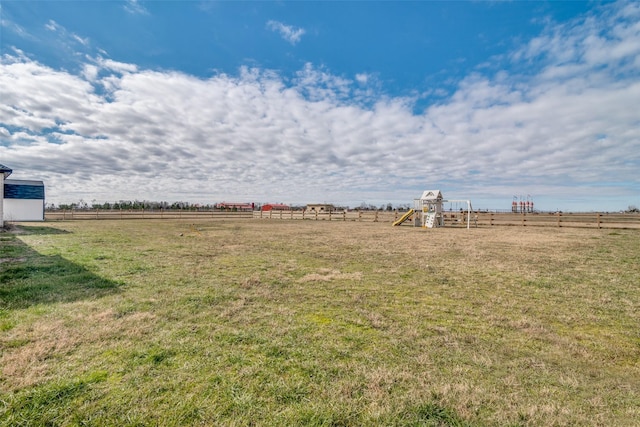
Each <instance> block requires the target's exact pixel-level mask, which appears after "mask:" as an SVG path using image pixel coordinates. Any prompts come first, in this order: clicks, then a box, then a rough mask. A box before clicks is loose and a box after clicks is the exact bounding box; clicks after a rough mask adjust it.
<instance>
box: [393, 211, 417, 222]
mask: <svg viewBox="0 0 640 427" xmlns="http://www.w3.org/2000/svg"><path fill="white" fill-rule="evenodd" d="M414 212H415V211H414V210H413V209H409V210H408V211H407V213H406V214H404V215H402V216H401V217H400V219H399V220H397V221H396V222H394V223H393V225H394V226H396V225H400V224H402V223H403V222H405V221H406V220H408V219H409V217H411V215H413V213H414Z"/></svg>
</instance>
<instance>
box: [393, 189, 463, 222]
mask: <svg viewBox="0 0 640 427" xmlns="http://www.w3.org/2000/svg"><path fill="white" fill-rule="evenodd" d="M444 204H448V205H449V209H448V210H446V209H445V208H443V206H444ZM453 206H456V209H455V210H454V209H453ZM458 206H460V208H459V209H458ZM411 218H413V224H414V226H415V227H422V228H436V227H444V226H445V220H447V221H448V222H449V223H450V224H459V225H465V224H466V228H471V200H447V199H444V198H443V197H442V193H441V192H440V190H426V191H424V192H423V193H422V196H421V197H420V198H419V199H414V201H413V209H409V210H408V211H407V212H406V213H405V214H404V215H402V216H401V217H400V218H399V219H398V220H397V221H395V222H394V223H393V225H394V226H398V225H400V224H402V223H404V222H406V221H408V220H410V219H411Z"/></svg>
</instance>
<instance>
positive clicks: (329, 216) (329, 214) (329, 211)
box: [329, 209, 331, 221]
mask: <svg viewBox="0 0 640 427" xmlns="http://www.w3.org/2000/svg"><path fill="white" fill-rule="evenodd" d="M329 221H331V209H329Z"/></svg>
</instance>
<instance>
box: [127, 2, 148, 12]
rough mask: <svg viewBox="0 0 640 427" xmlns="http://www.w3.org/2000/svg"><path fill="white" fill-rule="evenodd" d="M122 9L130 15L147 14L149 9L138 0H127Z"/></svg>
mask: <svg viewBox="0 0 640 427" xmlns="http://www.w3.org/2000/svg"><path fill="white" fill-rule="evenodd" d="M123 7H124V10H126V11H127V12H128V13H130V14H132V15H148V14H149V11H148V10H147V9H146V8H145V7H144V6H143V5H142V4H140V2H139V1H138V0H127V2H126V3H125V4H124V6H123Z"/></svg>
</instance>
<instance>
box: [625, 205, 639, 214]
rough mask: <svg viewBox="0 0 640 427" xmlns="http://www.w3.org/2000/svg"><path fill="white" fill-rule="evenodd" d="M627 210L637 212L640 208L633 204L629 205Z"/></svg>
mask: <svg viewBox="0 0 640 427" xmlns="http://www.w3.org/2000/svg"><path fill="white" fill-rule="evenodd" d="M627 212H629V213H638V212H640V209H638V207H637V206H635V205H630V206H629V207H628V208H627Z"/></svg>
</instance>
